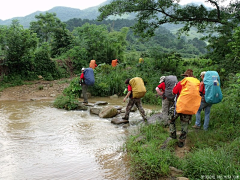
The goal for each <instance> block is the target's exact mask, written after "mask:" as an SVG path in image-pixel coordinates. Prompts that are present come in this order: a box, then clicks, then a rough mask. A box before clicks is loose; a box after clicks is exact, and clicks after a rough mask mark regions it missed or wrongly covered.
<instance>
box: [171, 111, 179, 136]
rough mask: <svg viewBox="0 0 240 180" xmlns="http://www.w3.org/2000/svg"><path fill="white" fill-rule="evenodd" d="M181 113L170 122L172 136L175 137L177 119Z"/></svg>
mask: <svg viewBox="0 0 240 180" xmlns="http://www.w3.org/2000/svg"><path fill="white" fill-rule="evenodd" d="M178 116H179V114H176V115H175V116H174V117H173V118H172V119H171V120H170V124H169V131H170V137H171V138H173V139H176V138H177V133H176V125H175V121H176V119H177V118H178Z"/></svg>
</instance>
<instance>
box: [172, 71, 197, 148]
mask: <svg viewBox="0 0 240 180" xmlns="http://www.w3.org/2000/svg"><path fill="white" fill-rule="evenodd" d="M182 76H184V79H185V78H187V77H194V76H193V71H192V70H191V69H188V70H186V71H185V73H184V74H182ZM184 79H183V80H184ZM194 79H196V78H194ZM183 80H182V81H179V82H178V83H177V84H176V86H175V87H174V88H173V91H172V93H173V94H174V95H177V101H178V100H179V96H180V94H181V92H182V84H181V82H183ZM198 85H199V84H198ZM197 90H198V89H197V88H196V91H197ZM198 95H199V94H198ZM194 98H195V97H194ZM199 98H200V96H199ZM177 103H178V102H177ZM177 105H178V104H177ZM199 105H200V103H199ZM198 107H199V106H198ZM176 110H177V107H176ZM179 116H180V121H181V134H180V136H179V141H178V147H183V146H184V143H185V140H186V137H187V133H188V124H190V122H191V119H192V113H191V114H183V113H176V115H174V116H173V115H172V116H171V117H172V118H171V119H170V125H169V130H170V137H171V138H173V139H176V138H177V135H176V125H175V120H176V119H177V118H178V117H179Z"/></svg>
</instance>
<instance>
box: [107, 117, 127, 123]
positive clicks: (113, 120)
mask: <svg viewBox="0 0 240 180" xmlns="http://www.w3.org/2000/svg"><path fill="white" fill-rule="evenodd" d="M111 123H113V124H123V123H129V121H128V120H124V119H122V118H120V117H119V118H113V119H112V120H111Z"/></svg>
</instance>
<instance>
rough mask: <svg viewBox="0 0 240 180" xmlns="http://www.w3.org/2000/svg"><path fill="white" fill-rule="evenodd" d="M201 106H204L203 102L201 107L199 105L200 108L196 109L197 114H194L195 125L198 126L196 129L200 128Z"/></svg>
mask: <svg viewBox="0 0 240 180" xmlns="http://www.w3.org/2000/svg"><path fill="white" fill-rule="evenodd" d="M203 106H204V104H203V102H201V105H200V107H199V109H198V112H197V114H196V122H195V125H196V126H198V127H200V126H201V112H202V109H203Z"/></svg>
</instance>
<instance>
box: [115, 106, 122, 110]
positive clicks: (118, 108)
mask: <svg viewBox="0 0 240 180" xmlns="http://www.w3.org/2000/svg"><path fill="white" fill-rule="evenodd" d="M114 107H115V108H116V109H117V110H119V111H121V110H122V108H123V107H122V106H114Z"/></svg>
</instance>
